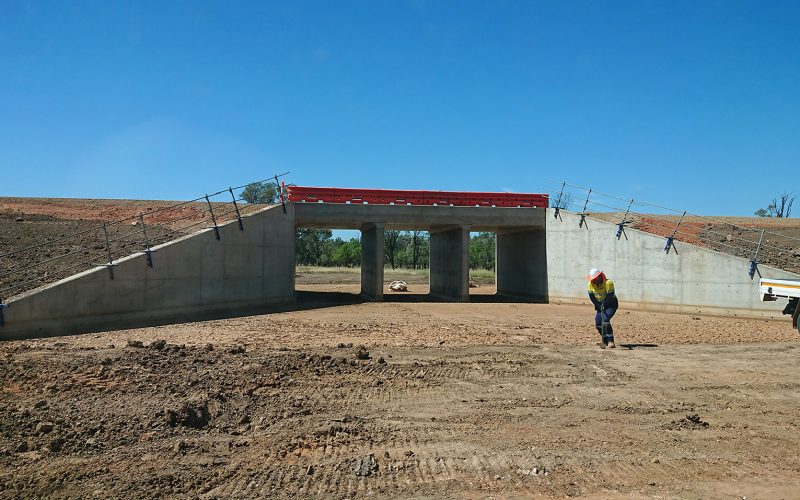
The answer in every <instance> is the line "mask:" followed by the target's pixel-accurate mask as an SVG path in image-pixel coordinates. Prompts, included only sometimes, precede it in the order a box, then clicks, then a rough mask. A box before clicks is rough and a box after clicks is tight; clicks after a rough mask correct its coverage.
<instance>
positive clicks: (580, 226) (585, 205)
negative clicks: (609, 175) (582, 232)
mask: <svg viewBox="0 0 800 500" xmlns="http://www.w3.org/2000/svg"><path fill="white" fill-rule="evenodd" d="M591 195H592V190H591V189H590V190H589V192H588V193H586V201H585V202H584V203H583V210H582V211H581V220H580V221H579V222H578V228H582V227H583V226H584V225H586V229H589V225H588V224H586V208H587V207H588V206H589V196H591Z"/></svg>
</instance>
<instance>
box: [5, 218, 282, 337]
mask: <svg viewBox="0 0 800 500" xmlns="http://www.w3.org/2000/svg"><path fill="white" fill-rule="evenodd" d="M243 223H244V231H240V230H239V225H238V223H237V222H236V221H234V222H231V223H228V224H225V225H224V226H221V227H220V237H221V238H220V240H217V239H216V237H215V234H214V230H213V229H205V230H203V231H200V232H198V233H195V234H193V235H190V236H186V237H184V238H181V239H179V240H175V241H172V242H169V243H166V244H164V245H161V246H159V247H156V248H154V251H153V267H152V268H150V267H148V266H147V260H146V256H145V255H144V254H143V253H140V254H135V255H132V256H129V257H126V258H124V259H121V260H119V261H117V263H118V265H117V266H116V267H115V268H114V279H113V280H112V279H111V278H110V275H109V272H108V269H106V268H95V269H92V270H89V271H86V272H84V273H81V274H78V275H75V276H72V277H70V278H67V279H65V280H62V281H59V282H57V283H54V284H52V285H49V286H47V287H45V288H43V289H40V290H38V291H36V292H34V293H31V294H29V295H27V296H23V297H21V298H19V299H17V300H12V301H10V302H9V303H8V307H7V308H6V309H5V319H6V325H5V326H4V327H0V338H3V339H10V338H25V337H35V336H50V335H68V334H74V333H83V332H91V331H102V330H108V329H123V328H133V327H138V326H147V325H156V324H167V323H179V322H185V321H194V320H201V319H209V318H214V317H222V316H229V315H235V314H246V313H251V312H259V311H262V310H265V309H266V308H268V307H269V306H274V305H277V304H286V303H291V302H294V298H295V295H294V267H295V230H294V228H295V222H294V207H293V206H291V204H290V205H288V206H287V213H286V214H284V213H283V210H282V209H281V207H280V206H276V207H271V208H267V209H265V210H263V211H260V212H257V213H255V214H252V215H249V216H246V217H243Z"/></svg>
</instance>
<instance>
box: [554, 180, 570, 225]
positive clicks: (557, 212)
mask: <svg viewBox="0 0 800 500" xmlns="http://www.w3.org/2000/svg"><path fill="white" fill-rule="evenodd" d="M566 185H567V183H566V182H562V183H561V192H560V193H558V200H556V206H555V210H554V211H553V219H558V220H560V221H561V222H564V219H562V218H561V197H562V196H563V195H564V187H565V186H566Z"/></svg>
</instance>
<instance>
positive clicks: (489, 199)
mask: <svg viewBox="0 0 800 500" xmlns="http://www.w3.org/2000/svg"><path fill="white" fill-rule="evenodd" d="M287 191H288V196H289V201H294V202H305V203H320V202H324V203H357V204H362V203H366V204H370V205H444V206H450V205H452V206H457V207H476V206H479V207H523V208H547V206H548V200H549V197H548V196H547V195H546V194H526V193H471V192H454V191H408V190H402V191H396V190H391V189H343V188H323V187H308V186H289V187H288V188H287Z"/></svg>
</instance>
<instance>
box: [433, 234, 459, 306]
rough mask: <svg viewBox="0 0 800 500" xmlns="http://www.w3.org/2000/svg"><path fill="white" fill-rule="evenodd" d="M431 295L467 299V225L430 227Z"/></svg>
mask: <svg viewBox="0 0 800 500" xmlns="http://www.w3.org/2000/svg"><path fill="white" fill-rule="evenodd" d="M430 237H431V240H430V241H431V255H430V264H431V291H430V293H431V295H433V296H436V297H440V298H444V299H448V300H455V301H464V302H466V301H468V300H469V227H468V226H460V227H455V228H453V227H448V228H439V229H437V228H431V230H430Z"/></svg>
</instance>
